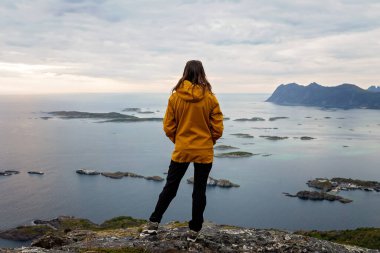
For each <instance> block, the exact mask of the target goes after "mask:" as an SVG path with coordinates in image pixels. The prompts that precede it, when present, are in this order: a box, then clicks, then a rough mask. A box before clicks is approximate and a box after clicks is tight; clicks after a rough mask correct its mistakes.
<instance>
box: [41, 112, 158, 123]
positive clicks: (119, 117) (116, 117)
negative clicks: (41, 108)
mask: <svg viewBox="0 0 380 253" xmlns="http://www.w3.org/2000/svg"><path fill="white" fill-rule="evenodd" d="M48 114H50V115H53V116H56V117H59V118H62V119H106V120H104V121H99V122H98V123H105V122H142V121H160V122H161V121H162V118H139V117H136V116H133V115H127V114H122V113H118V112H108V113H98V112H80V111H52V112H48Z"/></svg>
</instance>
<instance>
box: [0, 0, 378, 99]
mask: <svg viewBox="0 0 380 253" xmlns="http://www.w3.org/2000/svg"><path fill="white" fill-rule="evenodd" d="M379 35H380V4H379V3H378V2H377V1H371V0H363V1H360V2H359V1H349V0H334V1H333V0H322V1H311V0H306V1H305V0H302V1H301V0H293V1H285V0H274V1H265V0H255V1H250V0H247V1H244V0H241V1H238V0H236V1H228V0H224V1H223V0H208V1H174V0H170V1H163V0H162V1H159V0H157V1H153V0H151V1H147V0H142V1H125V0H109V1H103V0H95V1H94V0H56V1H45V0H35V1H22V0H4V1H2V2H1V3H0V93H5V92H8V93H9V92H12V86H13V87H14V92H22V91H25V92H28V93H29V92H33V87H36V89H35V91H36V92H42V91H45V92H60V91H65V92H68V91H84V90H86V89H88V90H91V91H96V90H99V91H102V92H104V91H132V90H133V91H138V90H141V91H146V90H151V91H152V92H156V91H157V92H162V91H164V92H165V91H167V90H169V89H170V88H171V87H172V86H173V85H174V84H175V82H176V81H177V80H178V79H179V78H180V74H181V73H182V71H183V67H184V64H185V62H186V61H187V60H189V59H200V60H202V61H203V62H204V66H205V69H206V73H207V75H208V77H209V79H210V81H211V82H212V84H214V86H215V87H214V90H215V91H216V92H231V91H235V92H236V91H239V92H271V91H272V90H273V89H274V88H275V87H276V86H277V85H278V84H280V83H286V82H293V81H295V82H299V83H308V82H311V81H317V82H319V83H322V84H327V85H336V84H340V83H344V82H349V83H357V84H358V85H361V86H362V87H366V86H369V85H371V84H378V82H379V81H378V79H379V75H378V74H377V73H376V72H377V71H376V69H379V67H380V56H378V55H380V54H379V53H378V52H380V45H379V43H378V41H377V39H376V38H379ZM10 66H11V67H10ZM39 66H40V67H41V66H44V68H40V67H39ZM45 74H47V75H50V76H49V78H46V76H45V78H44V75H45ZM5 78H6V79H5ZM30 80H33V83H34V84H33V85H32V84H30ZM84 80H86V81H84ZM94 80H97V81H96V82H95V81H94ZM91 82H93V83H96V85H94V86H93V87H92V86H91ZM102 82H103V83H104V84H103V86H102V84H101V83H102ZM55 83H61V85H56V84H55ZM85 83H86V84H85ZM37 84H38V89H37V86H36V85H37ZM5 87H7V88H5Z"/></svg>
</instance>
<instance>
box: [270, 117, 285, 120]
mask: <svg viewBox="0 0 380 253" xmlns="http://www.w3.org/2000/svg"><path fill="white" fill-rule="evenodd" d="M288 118H289V117H271V118H269V121H275V120H278V119H288Z"/></svg>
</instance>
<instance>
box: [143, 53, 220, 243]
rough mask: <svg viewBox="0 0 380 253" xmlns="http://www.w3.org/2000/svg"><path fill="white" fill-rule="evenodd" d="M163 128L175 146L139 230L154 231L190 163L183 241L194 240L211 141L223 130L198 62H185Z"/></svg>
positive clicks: (202, 207) (202, 205) (203, 202)
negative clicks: (151, 207)
mask: <svg viewBox="0 0 380 253" xmlns="http://www.w3.org/2000/svg"><path fill="white" fill-rule="evenodd" d="M163 129H164V131H165V133H166V136H167V137H168V138H169V139H170V140H171V141H172V142H173V143H174V144H175V147H174V151H173V153H172V156H171V161H170V165H169V171H168V175H167V178H166V184H165V186H164V188H163V190H162V192H161V193H160V195H159V198H158V201H157V204H156V207H155V209H154V211H153V213H152V214H151V216H150V218H149V221H148V223H147V225H146V227H145V229H144V230H143V233H144V234H157V230H158V225H159V223H160V222H161V219H162V216H163V214H164V213H165V211H166V209H167V208H168V206H169V204H170V202H171V201H172V200H173V199H174V197H175V196H176V194H177V190H178V187H179V184H180V182H181V179H182V177H183V176H184V174H185V172H186V170H187V168H188V166H189V164H190V163H191V162H192V163H194V185H193V187H194V188H193V193H192V198H193V203H192V219H191V220H190V221H189V231H188V233H187V240H189V241H193V242H195V241H196V239H197V237H198V235H199V231H200V230H201V229H202V224H203V221H204V220H203V212H204V210H205V207H206V186H207V179H208V176H209V174H210V171H211V167H212V162H213V158H214V144H215V143H216V141H217V140H218V139H219V138H220V137H221V136H222V134H223V129H224V127H223V114H222V111H221V110H220V106H219V102H218V100H217V98H216V97H215V95H214V94H213V93H212V87H211V84H210V83H209V82H208V81H207V78H206V74H205V71H204V69H203V65H202V62H201V61H197V60H191V61H188V62H187V63H186V66H185V69H184V71H183V76H182V77H181V78H180V79H179V81H178V83H177V85H176V86H175V87H174V88H173V89H172V94H171V96H170V98H169V101H168V106H167V109H166V113H165V117H164V120H163Z"/></svg>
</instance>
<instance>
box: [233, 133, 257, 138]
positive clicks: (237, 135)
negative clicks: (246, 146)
mask: <svg viewBox="0 0 380 253" xmlns="http://www.w3.org/2000/svg"><path fill="white" fill-rule="evenodd" d="M231 135H234V136H236V137H239V138H250V139H251V138H254V137H253V136H252V135H250V134H243V133H237V134H231Z"/></svg>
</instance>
